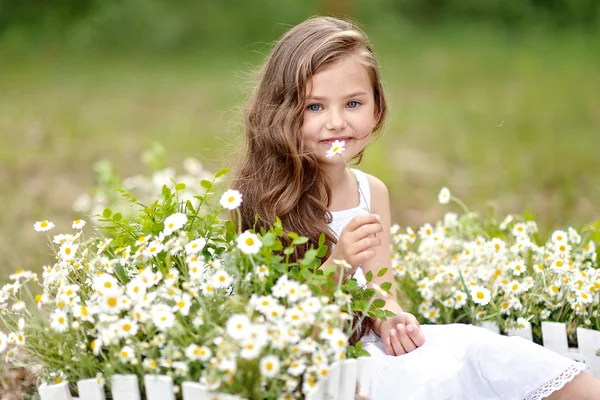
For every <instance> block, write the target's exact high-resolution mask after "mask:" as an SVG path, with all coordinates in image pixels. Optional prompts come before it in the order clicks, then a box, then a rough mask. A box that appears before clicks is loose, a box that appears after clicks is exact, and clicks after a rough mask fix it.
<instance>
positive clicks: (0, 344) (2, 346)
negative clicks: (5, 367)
mask: <svg viewBox="0 0 600 400" xmlns="http://www.w3.org/2000/svg"><path fill="white" fill-rule="evenodd" d="M7 347H8V337H7V336H6V334H5V333H4V332H2V331H0V354H2V353H4V352H5V351H6V348H7Z"/></svg>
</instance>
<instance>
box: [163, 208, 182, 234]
mask: <svg viewBox="0 0 600 400" xmlns="http://www.w3.org/2000/svg"><path fill="white" fill-rule="evenodd" d="M186 222H187V215H185V214H183V213H176V214H173V215H169V216H168V217H167V218H166V219H165V229H164V230H163V232H164V234H165V235H166V236H168V235H170V234H171V233H173V232H175V231H178V230H180V229H181V228H183V226H184V225H185V223H186Z"/></svg>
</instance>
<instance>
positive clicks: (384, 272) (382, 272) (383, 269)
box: [377, 268, 388, 278]
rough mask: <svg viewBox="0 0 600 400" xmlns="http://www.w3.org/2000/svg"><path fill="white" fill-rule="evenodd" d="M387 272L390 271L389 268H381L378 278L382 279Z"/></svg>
mask: <svg viewBox="0 0 600 400" xmlns="http://www.w3.org/2000/svg"><path fill="white" fill-rule="evenodd" d="M387 270H388V269H387V268H381V269H380V270H379V272H378V273H377V277H379V278H381V277H382V276H384V275H385V274H386V272H387Z"/></svg>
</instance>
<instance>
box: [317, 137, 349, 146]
mask: <svg viewBox="0 0 600 400" xmlns="http://www.w3.org/2000/svg"><path fill="white" fill-rule="evenodd" d="M336 140H339V141H340V142H346V144H347V143H348V142H349V141H351V140H352V138H351V137H347V136H346V137H337V138H331V139H325V140H320V141H319V143H323V144H328V145H331V144H332V143H333V142H335V141H336Z"/></svg>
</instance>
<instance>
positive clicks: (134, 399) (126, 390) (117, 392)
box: [111, 375, 141, 400]
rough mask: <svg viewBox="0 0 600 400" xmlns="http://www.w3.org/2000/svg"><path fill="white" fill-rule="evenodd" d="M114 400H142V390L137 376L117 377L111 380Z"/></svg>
mask: <svg viewBox="0 0 600 400" xmlns="http://www.w3.org/2000/svg"><path fill="white" fill-rule="evenodd" d="M111 393H112V397H113V400H140V399H141V397H140V388H139V384H138V378H137V376H136V375H115V376H113V377H112V380H111Z"/></svg>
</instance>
